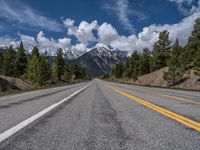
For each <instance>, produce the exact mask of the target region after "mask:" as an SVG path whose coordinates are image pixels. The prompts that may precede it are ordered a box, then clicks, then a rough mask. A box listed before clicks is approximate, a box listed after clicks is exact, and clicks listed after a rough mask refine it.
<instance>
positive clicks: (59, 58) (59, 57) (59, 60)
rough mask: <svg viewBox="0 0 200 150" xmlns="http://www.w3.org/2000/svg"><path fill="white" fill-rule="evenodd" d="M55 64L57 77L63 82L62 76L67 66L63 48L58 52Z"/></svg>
mask: <svg viewBox="0 0 200 150" xmlns="http://www.w3.org/2000/svg"><path fill="white" fill-rule="evenodd" d="M55 64H56V65H57V66H56V67H55V68H57V77H56V78H58V80H61V76H62V75H63V74H64V65H65V61H64V58H63V51H62V49H61V48H60V49H58V50H57V53H56V58H55Z"/></svg>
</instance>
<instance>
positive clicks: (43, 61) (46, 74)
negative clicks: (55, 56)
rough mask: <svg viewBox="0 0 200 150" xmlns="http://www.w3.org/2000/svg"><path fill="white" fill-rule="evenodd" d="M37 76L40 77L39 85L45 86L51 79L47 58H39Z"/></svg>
mask: <svg viewBox="0 0 200 150" xmlns="http://www.w3.org/2000/svg"><path fill="white" fill-rule="evenodd" d="M37 76H38V79H37V83H38V84H39V85H43V84H45V83H46V81H48V79H49V78H50V70H49V64H48V59H47V58H46V57H45V56H42V57H40V58H39V64H38V68H37Z"/></svg>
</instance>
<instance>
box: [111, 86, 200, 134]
mask: <svg viewBox="0 0 200 150" xmlns="http://www.w3.org/2000/svg"><path fill="white" fill-rule="evenodd" d="M110 88H111V89H112V90H114V91H115V92H117V93H119V94H121V95H123V96H126V97H128V98H129V99H131V100H133V101H136V102H138V103H140V104H142V105H144V106H146V107H148V108H151V109H152V110H154V111H156V112H159V113H161V114H163V115H165V116H167V117H169V118H171V119H173V120H176V121H178V122H180V123H182V124H184V125H186V126H188V127H190V128H192V129H194V130H196V131H198V132H200V123H199V122H196V121H194V120H191V119H189V118H186V117H184V116H181V115H179V114H176V113H174V112H172V111H169V110H167V109H164V108H162V107H159V106H157V105H155V104H152V103H150V102H147V101H145V100H142V99H140V98H138V97H135V96H133V95H130V94H128V93H125V92H123V91H121V90H119V89H116V88H114V87H110Z"/></svg>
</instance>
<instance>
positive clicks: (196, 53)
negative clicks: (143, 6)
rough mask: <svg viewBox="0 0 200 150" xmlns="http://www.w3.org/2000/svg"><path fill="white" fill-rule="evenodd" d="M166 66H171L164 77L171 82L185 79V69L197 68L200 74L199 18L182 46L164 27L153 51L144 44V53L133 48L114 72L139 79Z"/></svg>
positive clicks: (115, 74) (119, 76)
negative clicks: (170, 36) (172, 38)
mask: <svg viewBox="0 0 200 150" xmlns="http://www.w3.org/2000/svg"><path fill="white" fill-rule="evenodd" d="M166 66H168V67H169V69H168V71H167V72H165V74H164V77H163V78H164V79H165V80H167V81H168V83H170V84H172V85H173V84H176V83H177V82H179V81H180V80H182V79H183V75H184V73H185V71H187V70H189V69H194V70H196V72H195V73H196V74H197V75H200V18H198V19H196V21H195V24H194V28H193V31H192V34H191V36H190V37H189V39H188V42H187V44H186V45H185V46H181V45H180V43H179V40H178V39H176V41H175V42H174V43H173V44H172V42H171V41H170V40H169V32H168V31H166V30H165V31H162V32H160V33H159V38H158V41H157V42H155V44H154V45H153V49H152V50H151V51H150V50H149V48H144V49H143V52H142V53H139V52H138V51H134V52H133V53H132V55H131V57H130V58H128V60H127V61H126V62H125V63H120V64H117V65H116V67H115V68H114V69H113V71H112V74H111V75H112V76H114V77H115V78H132V79H134V80H137V78H138V76H141V75H144V74H148V73H151V72H153V71H156V70H158V69H161V68H163V67H166ZM107 76H108V75H107Z"/></svg>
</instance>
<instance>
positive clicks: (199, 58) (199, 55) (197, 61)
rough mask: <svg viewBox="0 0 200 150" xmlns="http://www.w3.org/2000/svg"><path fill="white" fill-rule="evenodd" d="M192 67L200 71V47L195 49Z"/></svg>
mask: <svg viewBox="0 0 200 150" xmlns="http://www.w3.org/2000/svg"><path fill="white" fill-rule="evenodd" d="M194 69H195V70H197V71H200V48H199V49H198V50H197V52H196V56H195V58H194Z"/></svg>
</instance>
